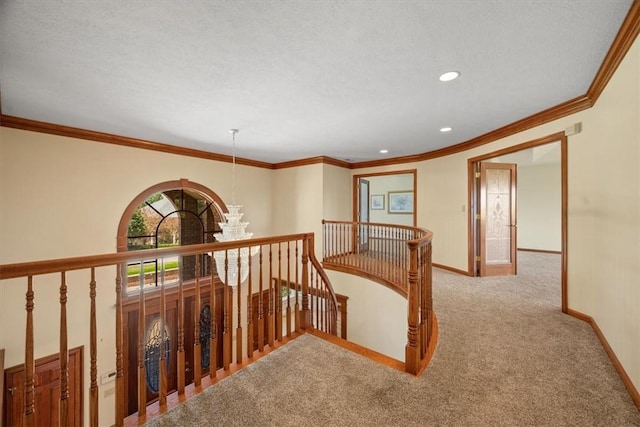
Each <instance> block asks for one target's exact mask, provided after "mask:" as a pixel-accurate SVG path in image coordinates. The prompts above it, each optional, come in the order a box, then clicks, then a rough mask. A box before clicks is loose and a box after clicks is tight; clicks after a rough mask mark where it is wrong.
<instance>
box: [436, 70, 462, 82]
mask: <svg viewBox="0 0 640 427" xmlns="http://www.w3.org/2000/svg"><path fill="white" fill-rule="evenodd" d="M458 77H460V72H459V71H447V72H446V73H444V74H442V75H440V81H441V82H450V81H451V80H454V79H457V78H458Z"/></svg>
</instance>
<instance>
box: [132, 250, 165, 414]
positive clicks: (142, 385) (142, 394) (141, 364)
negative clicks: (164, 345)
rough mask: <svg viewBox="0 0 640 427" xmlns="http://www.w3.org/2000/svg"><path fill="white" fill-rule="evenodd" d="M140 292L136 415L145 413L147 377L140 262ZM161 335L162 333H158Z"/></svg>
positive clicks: (142, 279) (142, 265) (141, 265)
mask: <svg viewBox="0 0 640 427" xmlns="http://www.w3.org/2000/svg"><path fill="white" fill-rule="evenodd" d="M139 278H140V293H139V294H138V416H140V417H143V416H145V415H146V413H147V379H146V372H145V360H144V359H145V357H144V356H145V354H144V336H145V303H144V264H143V263H140V274H139ZM160 336H161V337H162V333H160Z"/></svg>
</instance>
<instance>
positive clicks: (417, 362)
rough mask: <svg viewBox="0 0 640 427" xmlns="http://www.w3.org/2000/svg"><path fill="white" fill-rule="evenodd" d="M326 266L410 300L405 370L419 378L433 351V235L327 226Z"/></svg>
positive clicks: (373, 226)
mask: <svg viewBox="0 0 640 427" xmlns="http://www.w3.org/2000/svg"><path fill="white" fill-rule="evenodd" d="M322 224H323V229H324V230H323V238H324V242H323V243H324V245H323V246H324V248H323V265H324V267H325V268H326V269H329V270H337V271H342V272H345V273H350V274H356V275H359V276H362V277H365V278H367V279H371V280H373V281H376V282H378V283H381V284H383V285H385V286H388V287H389V288H391V289H393V290H394V291H396V292H398V293H399V294H401V295H402V296H404V297H405V298H407V300H408V310H407V344H406V345H405V370H406V371H407V372H410V373H412V374H414V375H416V374H418V373H419V372H420V371H421V369H422V368H423V367H424V366H425V364H426V362H427V361H428V360H427V358H428V357H429V356H430V354H431V353H430V352H429V348H430V346H431V345H432V343H431V338H432V335H433V328H434V325H433V318H434V317H433V310H432V305H433V303H432V291H431V287H432V276H431V268H432V265H431V241H432V239H433V233H432V232H431V231H429V230H426V229H423V228H417V227H411V226H406V225H395V224H382V223H370V222H366V223H365V222H349V221H328V220H323V221H322Z"/></svg>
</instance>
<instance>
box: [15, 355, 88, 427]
mask: <svg viewBox="0 0 640 427" xmlns="http://www.w3.org/2000/svg"><path fill="white" fill-rule="evenodd" d="M67 367H68V375H69V383H68V384H69V418H68V419H69V423H70V425H73V426H80V425H82V413H81V409H82V347H77V348H74V349H71V350H69V363H68V364H67ZM24 375H25V372H24V365H20V366H15V367H13V368H9V369H7V370H6V371H5V400H6V416H5V424H4V425H7V426H22V425H23V423H22V417H23V414H24V399H25V397H24ZM33 380H34V392H35V413H34V425H36V426H57V425H58V423H59V421H58V420H59V419H60V414H59V410H60V358H59V355H58V354H53V355H50V356H47V357H44V358H42V359H38V360H36V362H35V374H34V378H33Z"/></svg>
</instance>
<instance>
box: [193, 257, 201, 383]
mask: <svg viewBox="0 0 640 427" xmlns="http://www.w3.org/2000/svg"><path fill="white" fill-rule="evenodd" d="M195 259H196V265H195V276H196V284H195V293H196V294H195V298H194V299H195V302H194V304H195V307H194V309H193V383H194V384H195V385H196V387H199V386H200V385H201V384H202V352H201V351H202V350H201V344H200V310H201V309H202V301H201V297H200V255H199V254H196V255H195Z"/></svg>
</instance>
